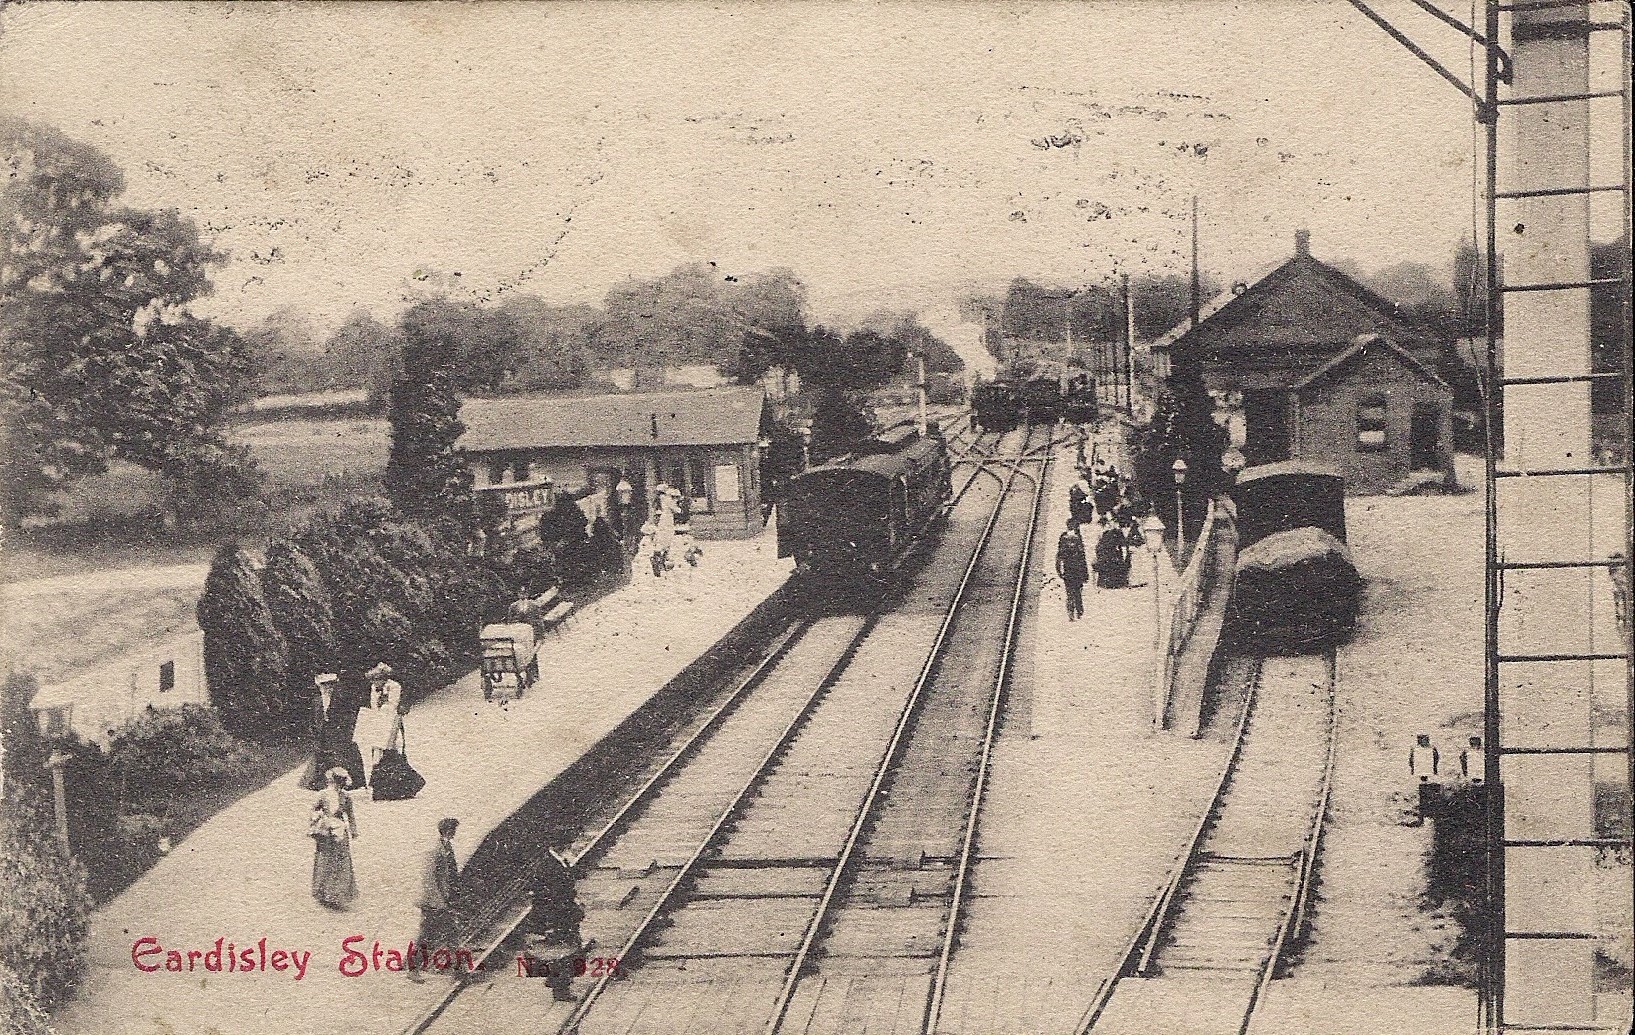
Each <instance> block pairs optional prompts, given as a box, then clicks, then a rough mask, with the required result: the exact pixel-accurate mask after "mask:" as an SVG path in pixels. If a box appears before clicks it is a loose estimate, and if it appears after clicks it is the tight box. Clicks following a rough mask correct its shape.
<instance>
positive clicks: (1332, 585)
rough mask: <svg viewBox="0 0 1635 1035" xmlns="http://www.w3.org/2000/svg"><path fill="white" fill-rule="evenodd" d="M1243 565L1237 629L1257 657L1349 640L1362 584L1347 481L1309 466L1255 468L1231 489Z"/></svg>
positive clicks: (1236, 590)
mask: <svg viewBox="0 0 1635 1035" xmlns="http://www.w3.org/2000/svg"><path fill="white" fill-rule="evenodd" d="M1232 502H1233V503H1234V504H1235V505H1236V507H1237V530H1238V560H1237V568H1236V571H1235V572H1234V576H1233V585H1232V603H1231V624H1232V627H1233V629H1234V630H1235V631H1236V635H1237V637H1238V639H1239V642H1240V643H1242V644H1244V645H1245V646H1249V647H1252V648H1253V649H1255V650H1257V651H1266V652H1290V653H1303V652H1307V651H1310V650H1314V649H1319V648H1322V647H1326V646H1332V645H1334V644H1336V643H1339V642H1342V641H1344V640H1345V639H1346V638H1347V637H1349V636H1350V635H1351V630H1352V628H1353V627H1354V626H1355V624H1356V620H1357V605H1358V600H1359V597H1360V595H1361V591H1362V579H1361V578H1360V577H1359V576H1358V574H1357V566H1356V564H1355V563H1354V562H1353V560H1352V558H1351V551H1350V549H1349V548H1348V547H1347V546H1346V533H1345V479H1344V478H1342V477H1341V476H1340V474H1339V472H1337V471H1335V470H1334V469H1333V468H1331V467H1327V466H1325V465H1322V464H1314V463H1309V462H1304V461H1291V462H1287V463H1278V464H1266V465H1264V466H1261V467H1251V468H1248V469H1246V470H1245V471H1243V472H1242V473H1241V474H1239V475H1238V480H1237V484H1236V486H1235V487H1234V488H1233V490H1232Z"/></svg>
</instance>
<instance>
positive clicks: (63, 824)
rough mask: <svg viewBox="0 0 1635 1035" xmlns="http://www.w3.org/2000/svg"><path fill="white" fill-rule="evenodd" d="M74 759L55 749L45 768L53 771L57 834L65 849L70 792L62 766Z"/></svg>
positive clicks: (53, 799)
mask: <svg viewBox="0 0 1635 1035" xmlns="http://www.w3.org/2000/svg"><path fill="white" fill-rule="evenodd" d="M73 760H74V756H73V755H70V754H69V753H68V752H66V751H53V752H51V757H50V758H48V759H46V761H45V768H46V769H48V770H50V771H51V798H52V801H53V802H54V804H55V805H56V811H57V836H58V837H59V838H61V839H62V848H63V851H65V852H66V851H68V850H69V847H68V793H67V789H66V788H65V787H64V785H63V776H62V767H63V766H65V765H67V764H68V763H69V762H72V761H73Z"/></svg>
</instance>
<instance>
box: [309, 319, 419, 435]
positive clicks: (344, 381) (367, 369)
mask: <svg viewBox="0 0 1635 1035" xmlns="http://www.w3.org/2000/svg"><path fill="white" fill-rule="evenodd" d="M402 347H403V342H402V338H401V336H400V335H399V334H398V333H397V331H395V330H393V329H392V328H390V327H388V326H386V325H385V324H383V323H381V322H380V321H379V320H376V319H375V318H374V317H373V316H372V315H370V313H369V311H368V310H367V309H354V310H353V311H352V314H351V315H350V316H348V317H347V318H346V322H345V323H342V324H341V325H340V327H338V328H337V329H336V330H335V333H334V334H331V335H330V336H329V340H328V341H326V342H324V356H325V359H326V360H327V362H328V364H329V366H330V377H331V379H332V383H333V384H334V385H335V386H336V387H343V386H344V387H362V388H363V389H364V390H365V391H366V392H368V393H369V405H370V408H371V409H375V410H378V409H384V408H385V406H386V400H387V397H388V395H390V393H391V387H392V379H393V378H394V377H395V376H396V375H397V370H398V362H399V360H398V353H399V351H400V350H401V349H402Z"/></svg>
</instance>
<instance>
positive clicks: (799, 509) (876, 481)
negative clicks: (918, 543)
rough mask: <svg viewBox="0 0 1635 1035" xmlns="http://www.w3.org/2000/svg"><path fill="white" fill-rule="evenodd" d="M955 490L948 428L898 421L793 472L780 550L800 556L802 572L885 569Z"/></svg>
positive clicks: (847, 573) (846, 574)
mask: <svg viewBox="0 0 1635 1035" xmlns="http://www.w3.org/2000/svg"><path fill="white" fill-rule="evenodd" d="M952 497H953V480H952V471H951V468H950V464H949V459H948V446H947V443H946V442H944V440H943V438H942V434H941V432H940V431H938V430H936V429H935V428H933V429H932V430H930V431H929V432H927V433H925V434H921V433H920V431H919V430H918V428H916V427H915V426H914V425H913V424H912V423H909V424H900V425H895V426H893V427H891V428H887V429H886V430H884V431H882V432H880V433H879V434H878V435H876V436H875V437H874V438H872V439H870V440H869V441H868V442H867V443H865V444H864V445H862V446H860V447H859V448H858V449H856V450H855V451H853V452H852V453H849V454H847V455H845V456H841V457H837V458H835V459H833V460H831V461H829V462H827V463H825V464H822V465H819V466H817V467H812V468H810V469H808V470H806V471H803V472H801V473H800V474H797V475H795V476H794V477H793V478H792V479H790V482H789V488H788V490H787V492H786V494H785V496H784V498H783V500H782V501H781V503H780V504H779V508H778V556H779V557H793V558H794V559H795V571H796V573H797V574H800V575H806V576H835V577H840V578H856V577H859V576H866V575H872V574H879V573H881V572H884V571H886V570H887V569H888V568H890V567H891V565H892V564H893V563H894V562H895V561H896V560H897V559H898V558H899V557H901V556H902V555H903V553H904V552H905V551H907V550H908V548H909V547H910V546H911V545H913V543H914V542H915V540H917V539H918V538H919V537H920V535H921V534H922V533H924V532H925V531H926V529H927V528H929V527H930V526H931V524H932V523H933V522H934V521H936V520H937V518H938V517H939V516H940V515H941V514H942V513H943V509H944V507H945V505H946V504H947V503H948V501H949V500H950V499H951V498H952Z"/></svg>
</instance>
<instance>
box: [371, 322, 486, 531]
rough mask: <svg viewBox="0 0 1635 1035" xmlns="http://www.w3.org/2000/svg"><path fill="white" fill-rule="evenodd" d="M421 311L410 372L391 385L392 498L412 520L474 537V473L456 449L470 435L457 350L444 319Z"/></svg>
mask: <svg viewBox="0 0 1635 1035" xmlns="http://www.w3.org/2000/svg"><path fill="white" fill-rule="evenodd" d="M422 309H423V306H416V307H415V309H413V310H410V314H414V315H412V317H411V315H406V316H405V319H404V334H405V341H404V344H403V373H402V374H401V376H399V377H398V379H397V380H396V381H395V382H393V384H392V398H391V405H390V407H389V408H388V411H387V419H388V421H389V422H390V423H391V450H390V452H389V453H388V455H387V458H386V473H385V482H386V493H387V495H388V496H390V497H391V500H392V503H393V504H394V505H395V506H396V507H397V509H398V510H399V511H401V512H402V513H404V514H405V515H408V516H410V517H414V518H421V519H424V520H430V521H441V520H447V521H453V522H456V523H458V524H460V525H461V526H463V527H466V528H468V529H469V530H470V533H471V534H472V535H475V534H476V533H477V531H478V530H477V528H476V527H475V525H476V504H475V500H474V499H473V498H472V492H471V482H472V476H471V471H470V469H469V468H468V467H467V466H466V460H465V456H464V453H463V451H462V450H461V449H460V448H459V446H458V445H457V443H458V442H459V439H460V435H461V433H462V432H464V431H465V425H464V424H462V423H460V397H459V395H458V394H456V386H457V379H456V377H455V375H454V373H453V364H454V361H455V358H456V351H457V346H456V343H455V341H454V339H453V338H452V337H451V335H450V333H449V332H448V331H447V330H446V329H444V328H443V327H442V326H441V324H440V321H438V320H431V321H426V320H422V319H421V318H420V317H421V316H422V315H424V314H423V313H417V311H419V310H422Z"/></svg>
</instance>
